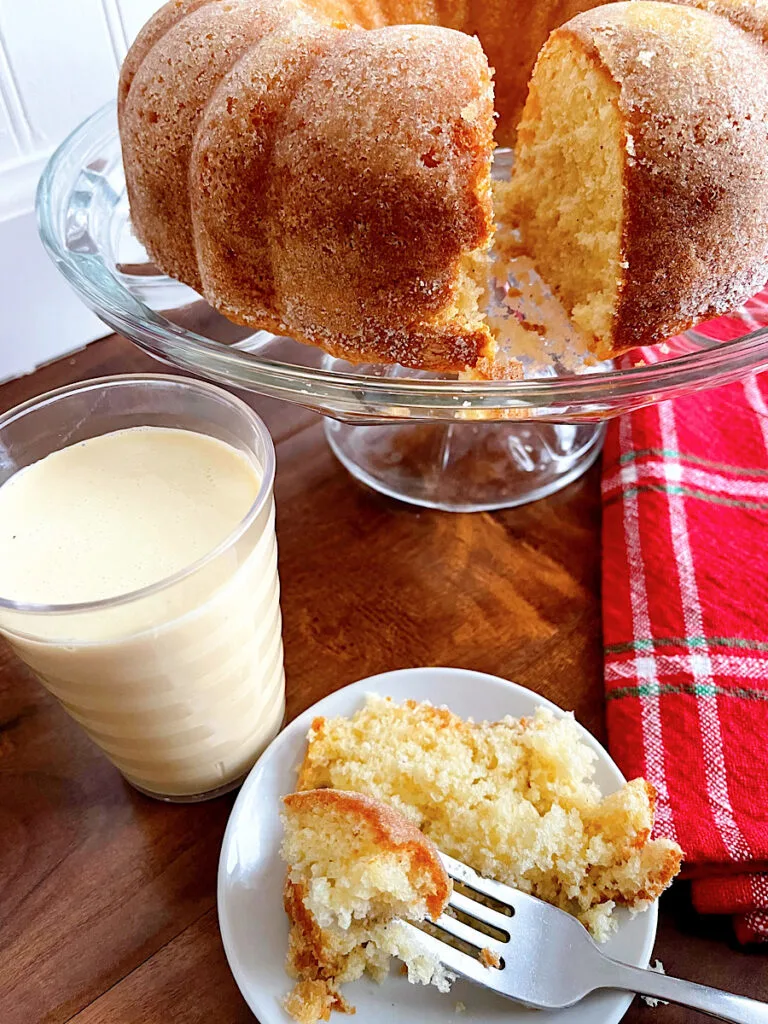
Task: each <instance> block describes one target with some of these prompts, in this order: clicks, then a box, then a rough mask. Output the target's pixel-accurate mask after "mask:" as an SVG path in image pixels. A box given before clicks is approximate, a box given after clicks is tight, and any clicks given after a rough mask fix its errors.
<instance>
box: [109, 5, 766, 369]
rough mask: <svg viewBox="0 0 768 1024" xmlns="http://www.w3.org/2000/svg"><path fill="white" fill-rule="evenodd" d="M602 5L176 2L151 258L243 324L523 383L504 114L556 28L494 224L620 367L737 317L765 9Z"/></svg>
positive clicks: (125, 110) (168, 36)
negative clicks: (502, 251) (640, 348)
mask: <svg viewBox="0 0 768 1024" xmlns="http://www.w3.org/2000/svg"><path fill="white" fill-rule="evenodd" d="M596 6H597V4H596V3H595V2H594V0H537V2H536V3H528V2H526V3H524V2H522V0H469V2H466V0H441V2H440V3H437V2H436V0H171V2H170V3H168V4H166V5H165V7H163V8H162V9H161V10H160V11H159V12H158V13H157V14H156V15H155V16H154V17H153V18H152V19H151V20H150V22H149V23H148V24H147V25H146V26H145V28H144V29H143V30H142V32H141V33H140V34H139V36H138V38H137V40H136V42H135V43H134V45H133V47H132V48H131V50H130V52H129V54H128V56H127V57H126V60H125V63H124V65H123V70H122V75H121V81H120V91H119V105H118V113H119V122H120V135H121V141H122V148H123V162H124V166H125V175H126V184H127V191H128V198H129V200H130V206H131V218H132V222H133V226H134V229H135V231H136V234H137V236H138V238H139V239H140V241H141V242H142V243H143V244H144V246H145V248H146V249H147V252H148V253H149V255H150V257H151V258H152V259H153V260H154V262H155V263H156V264H157V266H158V267H159V268H160V269H161V270H163V271H164V272H166V273H168V274H170V275H171V276H173V277H175V278H177V279H179V280H180V281H183V282H185V283H186V284H188V285H190V286H192V287H193V288H195V289H196V290H198V291H200V292H201V293H202V294H203V295H204V296H205V297H206V299H207V300H208V301H209V302H210V303H211V305H213V306H214V307H215V308H216V309H217V310H219V311H220V312H222V313H223V314H224V315H225V316H227V317H228V318H230V319H231V320H233V321H235V322H237V323H241V324H245V325H247V326H249V327H253V328H257V329H258V328H264V329H267V330H271V331H274V332H276V333H280V334H287V335H290V336H292V337H294V338H297V339H298V340H300V341H304V342H308V343H311V344H314V345H318V346H320V347H322V348H323V349H325V350H326V351H327V352H329V353H331V354H333V355H335V356H339V357H342V358H344V359H347V360H349V361H351V362H381V363H401V364H403V365H406V366H409V367H414V368H417V369H426V370H435V371H440V372H466V373H467V374H468V375H469V376H476V377H495V376H502V377H503V376H508V377H515V376H519V375H520V372H521V367H520V364H519V363H518V362H517V361H516V360H515V359H514V358H510V352H509V351H507V349H508V348H509V345H506V347H505V344H504V342H505V341H506V334H507V333H510V332H506V333H505V332H504V331H503V330H501V329H500V328H499V325H498V324H496V323H494V321H493V318H492V317H486V315H485V310H486V304H487V299H488V295H489V291H488V282H489V269H488V268H489V252H490V250H491V246H492V243H493V238H494V210H493V198H492V189H491V180H490V174H491V157H492V152H493V148H494V138H493V136H494V116H495V115H494V102H495V107H496V111H497V112H498V123H497V125H496V130H497V139H498V140H499V141H500V142H502V143H505V144H506V143H509V142H511V141H513V140H514V137H515V133H516V130H517V124H518V120H519V117H520V111H521V110H522V108H523V103H524V100H525V91H526V84H527V81H528V77H529V74H530V70H531V68H532V66H533V63H534V60H535V59H536V54H537V52H538V50H539V48H540V47H541V46H542V44H544V43H545V40H546V39H547V35H548V33H549V32H550V31H551V30H552V29H555V30H556V31H555V32H554V34H553V35H552V37H551V38H550V40H549V42H548V43H546V45H545V47H544V50H543V52H542V55H541V57H540V59H539V62H538V64H537V68H536V72H535V75H534V78H533V81H532V84H531V90H530V96H529V98H528V101H527V104H526V107H525V113H524V115H523V121H522V125H521V128H520V134H519V144H518V150H519V153H518V161H517V170H516V172H515V175H514V180H513V183H512V185H511V186H510V187H508V188H507V189H502V190H501V191H500V195H501V199H500V201H499V202H498V203H497V209H496V220H497V221H498V222H499V223H500V224H502V225H505V226H507V227H509V226H510V223H511V222H512V221H514V222H516V223H519V226H520V228H521V229H522V234H523V242H524V245H525V247H526V248H527V249H528V250H530V252H529V255H531V256H533V257H534V260H535V262H536V263H537V266H538V268H539V270H540V272H541V273H542V275H543V277H544V278H545V280H547V282H548V283H549V284H550V285H551V286H552V287H553V288H554V289H555V290H556V292H557V294H558V295H559V297H560V298H561V299H562V302H563V303H564V305H565V306H566V307H567V309H568V311H569V312H570V314H571V315H572V318H573V320H574V321H575V323H576V324H577V325H578V326H579V328H580V329H581V330H582V331H583V332H584V334H585V337H586V343H587V344H588V345H589V346H591V348H592V349H593V351H594V352H595V353H597V354H599V355H600V356H611V355H616V354H618V353H619V352H621V351H623V350H624V349H627V348H630V347H632V346H634V345H637V344H648V343H652V342H654V341H660V340H662V339H663V338H664V337H665V336H666V335H667V334H669V333H672V332H674V331H677V330H679V329H680V328H681V327H685V326H688V325H689V324H691V323H693V322H694V321H695V320H698V319H702V318H705V317H708V316H712V315H715V314H718V313H720V312H723V311H725V310H727V309H731V308H733V307H734V306H736V305H738V304H739V303H740V302H741V301H742V300H743V299H745V298H746V297H747V296H748V294H749V293H750V292H753V291H756V290H757V289H758V288H759V287H761V286H762V284H763V283H764V282H765V280H766V278H768V256H767V250H768V243H767V242H766V223H768V185H767V184H766V175H767V174H768V171H767V170H766V166H765V161H764V160H762V153H763V151H764V147H765V141H766V131H765V119H766V106H767V105H766V90H768V84H767V81H766V80H767V78H768V76H766V73H765V72H766V56H765V53H764V51H763V44H762V35H763V34H764V33H763V25H764V19H763V16H762V14H761V11H760V9H759V8H760V5H759V4H756V2H755V0H698V6H701V7H705V8H708V9H707V10H702V11H699V10H693V9H692V10H688V9H687V8H685V7H682V6H677V5H675V4H665V3H656V2H653V0H648V2H645V0H634V2H632V3H618V4H608V5H607V6H604V7H599V9H598V10H595V11H591V12H588V13H579V12H585V11H588V9H589V8H593V7H596ZM573 15H576V17H575V18H573V20H571V21H570V22H568V23H567V25H564V26H563V27H562V28H558V26H560V25H562V24H563V22H565V21H566V19H568V18H571V17H572V16H573ZM728 19H730V20H728ZM731 22H732V23H733V24H731ZM475 36H476V37H477V38H475ZM489 60H490V65H489ZM491 66H492V67H493V68H494V72H495V77H493V79H492V75H493V74H494V72H492V70H491ZM745 68H748V69H749V73H748V74H747V73H744V69H745ZM494 84H495V98H494ZM513 335H514V332H511V333H510V336H513ZM500 341H501V342H502V344H500ZM511 354H512V356H514V352H512V353H511ZM502 356H503V358H502Z"/></svg>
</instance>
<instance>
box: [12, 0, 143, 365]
mask: <svg viewBox="0 0 768 1024" xmlns="http://www.w3.org/2000/svg"><path fill="white" fill-rule="evenodd" d="M161 3H162V0H0V380H4V379H6V378H8V377H13V376H16V375H18V374H22V373H26V372H28V371H29V370H31V369H33V368H34V367H35V366H37V365H39V364H40V363H42V362H46V361H48V360H50V359H53V358H55V357H56V356H59V355H62V354H64V353H65V352H69V351H72V350H73V349H75V348H79V347H80V346H81V345H84V344H85V343H86V342H88V341H92V340H93V339H94V338H98V337H100V336H101V335H103V334H105V333H106V328H105V327H104V325H103V324H102V323H101V322H100V321H99V320H98V319H97V318H96V317H95V316H93V315H92V314H91V313H90V312H88V310H86V309H85V307H84V306H83V305H82V304H81V303H80V301H79V299H78V298H77V297H76V296H75V294H74V292H72V291H71V290H70V288H69V286H68V285H67V284H66V283H65V282H64V280H63V278H61V276H60V275H59V272H58V271H57V270H56V269H55V268H54V266H53V264H52V263H51V262H50V261H49V259H48V257H47V256H46V255H45V253H44V251H43V249H42V246H41V245H40V242H39V240H38V238H37V228H36V224H35V217H34V214H33V212H32V211H33V205H34V194H35V187H36V185H37V179H38V178H39V176H40V172H41V170H42V168H43V166H44V164H45V161H46V159H47V157H48V156H49V155H50V153H51V152H52V151H53V149H54V148H55V147H56V146H57V145H58V143H59V142H60V141H61V140H62V139H63V138H64V137H65V136H66V135H67V134H68V133H69V132H70V131H71V130H72V129H73V128H75V127H76V125H78V124H79V123H80V122H81V121H82V120H83V119H84V118H86V117H87V116H88V115H89V114H90V113H91V112H92V111H93V110H95V109H96V108H97V107H100V106H101V105H102V104H103V103H106V101H107V100H108V99H109V98H110V97H111V96H113V95H114V93H115V88H116V84H117V75H118V70H119V68H120V64H121V62H122V59H123V57H124V55H125V52H126V50H127V48H128V45H129V44H130V41H131V40H132V39H133V37H134V36H135V35H136V33H137V32H138V30H139V28H140V27H141V25H142V24H143V23H144V22H145V21H146V19H147V18H148V17H149V15H150V14H151V13H152V12H153V11H154V10H156V9H157V8H158V7H160V5H161Z"/></svg>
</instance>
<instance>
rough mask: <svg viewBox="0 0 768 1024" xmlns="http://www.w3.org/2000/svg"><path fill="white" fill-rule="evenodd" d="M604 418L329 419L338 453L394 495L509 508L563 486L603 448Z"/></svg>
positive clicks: (467, 507)
mask: <svg viewBox="0 0 768 1024" xmlns="http://www.w3.org/2000/svg"><path fill="white" fill-rule="evenodd" d="M604 434H605V426H604V425H603V424H591V423H578V424H576V423H574V424H568V423H535V422H534V423H418V424H410V423H393V424H389V423H387V424H383V425H373V426H354V425H351V424H348V423H341V422H339V421H338V420H333V419H326V421H325V436H326V438H327V439H328V443H329V445H330V446H331V450H332V451H333V453H334V455H335V456H336V458H337V459H338V460H339V461H340V462H341V463H342V464H343V465H344V466H345V467H346V468H347V469H348V470H349V472H350V473H351V474H352V476H354V477H355V478H356V479H358V480H360V481H361V482H362V483H364V484H367V485H368V486H369V487H372V488H373V489H374V490H376V491H380V492H381V493H382V494H386V495H388V496H389V497H391V498H399V499H400V500H401V501H407V502H409V503H410V504H411V505H422V506H424V507H426V508H436V509H441V510H443V511H444V512H483V511H490V510H491V509H500V508H513V507H514V506H516V505H523V504H525V503H526V502H529V501H536V500H537V499H538V498H545V497H546V496H547V495H548V494H552V493H553V492H554V491H558V490H560V488H561V487H565V486H566V485H567V484H569V483H571V482H572V481H573V480H576V479H577V477H579V476H581V474H582V473H584V472H585V471H586V470H587V469H589V467H590V466H591V465H592V464H593V462H594V461H595V460H596V459H597V457H598V455H599V454H600V449H601V447H602V441H603V437H604Z"/></svg>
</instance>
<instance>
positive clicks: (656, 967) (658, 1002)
mask: <svg viewBox="0 0 768 1024" xmlns="http://www.w3.org/2000/svg"><path fill="white" fill-rule="evenodd" d="M648 970H649V971H655V972H656V974H666V973H667V972H666V971H665V970H664V964H663V963H662V962H661V960H656V961H654V963H653V965H649V966H648ZM640 998H641V999H642V1001H643V1002H644V1003H645V1005H646V1006H650V1007H651V1008H653V1009H655V1008H656V1007H657V1006H668V1005H669V1003H668V1002H667V1000H666V999H656V998H655V997H654V996H640Z"/></svg>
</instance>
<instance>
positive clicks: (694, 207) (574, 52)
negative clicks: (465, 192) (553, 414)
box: [496, 0, 768, 358]
mask: <svg viewBox="0 0 768 1024" xmlns="http://www.w3.org/2000/svg"><path fill="white" fill-rule="evenodd" d="M745 68H749V74H748V75H747V76H745V73H744V69H745ZM747 82H748V83H749V84H747ZM767 122H768V50H766V48H765V47H764V46H763V45H762V42H761V41H760V40H759V39H758V38H756V37H755V36H753V35H750V34H748V33H747V32H745V31H743V30H742V29H741V28H739V27H738V26H736V25H734V24H731V23H730V22H729V21H728V20H726V19H725V18H723V17H719V16H718V15H717V14H715V13H710V12H709V11H705V10H698V9H696V8H693V7H685V6H679V5H677V4H670V3H656V2H647V0H633V2H631V3H626V2H624V3H610V4H606V5H605V6H600V7H597V8H595V9H593V10H589V11H586V12H584V13H582V14H578V15H577V16H576V17H575V18H572V19H571V20H570V21H568V22H566V24H564V25H563V26H562V27H561V28H558V29H556V30H555V31H554V32H553V33H552V34H551V35H550V37H549V40H548V41H547V43H546V44H545V46H544V48H543V49H542V51H541V53H540V54H539V58H538V61H537V63H536V67H535V69H534V72H533V76H532V78H531V82H530V86H529V92H528V99H527V102H526V105H525V109H524V113H523V117H522V120H521V122H520V125H519V129H518V139H517V149H516V154H515V167H514V170H513V174H512V181H511V184H510V185H509V186H508V187H507V189H502V190H501V191H500V193H499V194H500V196H501V198H500V200H499V202H497V208H496V215H497V219H499V220H500V221H502V222H507V223H510V222H511V223H516V224H517V225H518V226H519V228H520V231H521V235H522V243H523V247H524V249H525V251H526V252H527V254H528V255H530V256H531V257H532V258H533V261H534V263H535V264H536V268H537V270H538V271H539V273H540V274H541V276H542V278H543V279H544V280H545V281H546V282H547V284H548V285H549V286H550V287H552V288H553V289H554V291H555V293H556V294H557V296H558V298H560V300H561V301H562V303H563V305H564V307H565V309H566V312H567V313H568V314H569V315H570V316H571V318H572V320H573V322H574V324H575V325H576V326H577V327H578V328H579V329H580V330H581V331H582V332H583V333H584V335H585V337H586V341H587V344H588V345H589V347H590V348H591V350H592V351H593V352H594V353H595V354H596V355H597V356H598V357H600V358H610V357H612V356H615V355H617V354H619V353H620V352H623V351H625V350H627V349H630V348H633V347H635V346H644V345H653V344H656V343H657V342H661V341H663V340H664V339H665V338H666V337H669V336H670V335H673V334H676V333H678V332H680V331H681V330H685V329H687V328H689V327H691V326H693V325H694V324H696V323H698V322H700V321H702V320H706V319H708V318H710V317H713V316H718V315H720V314H723V313H727V312H729V311H731V310H733V309H735V308H736V307H737V306H739V305H741V304H742V303H743V302H745V301H746V300H747V299H748V298H749V297H750V296H752V295H754V294H755V293H756V292H757V291H759V290H760V289H761V288H762V287H763V285H764V284H765V282H766V280H767V279H768V161H767V160H766V158H765V151H766V138H767V134H766V133H767V130H768V123H767Z"/></svg>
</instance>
